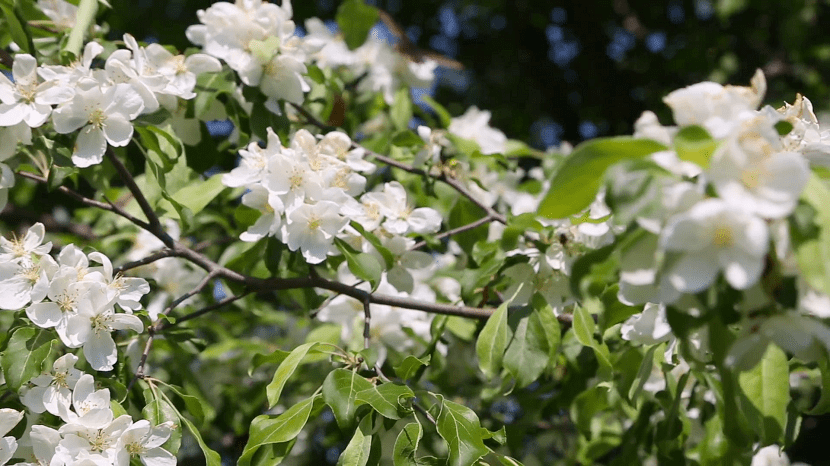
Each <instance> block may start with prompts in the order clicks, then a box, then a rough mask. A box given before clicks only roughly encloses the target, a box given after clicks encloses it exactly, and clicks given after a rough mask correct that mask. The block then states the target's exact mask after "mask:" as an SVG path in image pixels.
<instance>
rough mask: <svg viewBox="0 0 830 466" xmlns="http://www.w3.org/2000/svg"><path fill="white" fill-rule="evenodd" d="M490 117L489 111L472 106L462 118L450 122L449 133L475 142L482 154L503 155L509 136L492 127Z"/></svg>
mask: <svg viewBox="0 0 830 466" xmlns="http://www.w3.org/2000/svg"><path fill="white" fill-rule="evenodd" d="M490 117H491V114H490V112H489V111H487V110H479V109H478V107H476V106H472V107H470V108H468V109H467V111H466V112H464V114H463V115H461V116H460V117H455V118H453V119H452V120H450V126H449V128H447V131H449V132H450V133H452V134H455V135H456V136H459V137H462V138H464V139H469V140H471V141H475V142H476V143H477V144H478V145H479V147H480V148H481V153H482V154H503V153H504V151H505V150H506V148H507V136H505V135H504V133H502V132H501V131H499V130H498V129H495V128H493V127H491V126H490Z"/></svg>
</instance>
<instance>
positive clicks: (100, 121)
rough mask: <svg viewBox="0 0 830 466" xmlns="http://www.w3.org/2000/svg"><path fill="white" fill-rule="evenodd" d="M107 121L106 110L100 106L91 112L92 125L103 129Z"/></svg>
mask: <svg viewBox="0 0 830 466" xmlns="http://www.w3.org/2000/svg"><path fill="white" fill-rule="evenodd" d="M106 121H107V116H106V115H105V114H104V111H103V110H101V109H100V108H96V109H95V110H93V111H91V112H89V124H90V125H92V127H94V128H95V129H101V128H103V127H104V126H106V125H105V124H104V123H106Z"/></svg>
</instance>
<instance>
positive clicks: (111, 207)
mask: <svg viewBox="0 0 830 466" xmlns="http://www.w3.org/2000/svg"><path fill="white" fill-rule="evenodd" d="M17 174H18V175H20V176H22V177H23V178H28V179H30V180H34V181H37V182H38V183H42V184H48V180H47V179H46V178H43V177H42V176H39V175H36V174H34V173H31V172H26V171H21V172H17ZM55 191H58V192H60V193H63V194H66V195H67V196H69V197H71V198H72V199H75V200H76V201H78V202H80V203H82V204H84V205H88V206H90V207H97V208H99V209H102V210H106V211H108V212H112V213H114V214H117V215H120V216H121V217H124V218H126V219H127V220H129V221H130V222H132V223H134V224H135V225H137V226H139V227H140V228H143V229H148V228H149V226H150V225H148V224H147V222H144V221H142V220H140V219H138V218H135V217H133V216H132V215H130V214H129V213H128V212H126V211H125V210H124V209H122V208H120V207H118V206H117V205H115V204H113V203H112V202H101V201H96V200H95V199H90V198H88V197H86V196H84V195H83V194H81V193H79V192H77V191H74V190H72V189H70V188H67V187H66V186H58V187H57V188H55Z"/></svg>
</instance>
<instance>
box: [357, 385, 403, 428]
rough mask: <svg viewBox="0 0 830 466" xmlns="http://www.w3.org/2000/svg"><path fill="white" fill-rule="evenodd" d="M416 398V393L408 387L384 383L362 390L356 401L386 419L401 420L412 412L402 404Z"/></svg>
mask: <svg viewBox="0 0 830 466" xmlns="http://www.w3.org/2000/svg"><path fill="white" fill-rule="evenodd" d="M414 397H415V393H413V392H412V390H411V389H410V388H409V387H407V386H406V385H401V384H395V383H384V384H381V385H377V386H373V387H371V388H368V389H366V390H361V391H360V392H358V393H357V396H356V401H357V402H360V403H367V404H368V405H369V406H371V407H372V408H374V410H375V411H377V412H378V413H380V415H381V416H383V417H385V418H388V419H400V418H401V417H403V416H406V415H407V414H409V413H410V412H411V411H412V410H411V409H410V408H409V406H407V405H406V404H404V403H402V402H405V401H406V400H408V399H410V398H414Z"/></svg>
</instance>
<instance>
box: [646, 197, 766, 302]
mask: <svg viewBox="0 0 830 466" xmlns="http://www.w3.org/2000/svg"><path fill="white" fill-rule="evenodd" d="M768 240H769V231H768V229H767V226H766V224H765V223H764V221H763V220H761V219H760V218H759V217H756V216H755V215H753V214H751V213H748V212H746V211H745V210H744V209H742V208H740V207H738V206H735V205H732V204H729V203H727V202H726V201H724V200H721V199H706V200H703V201H701V202H699V203H697V204H695V205H694V206H693V207H692V208H691V209H689V211H688V212H685V213H683V214H679V215H675V216H674V217H672V218H670V219H669V222H668V224H667V225H666V227H665V228H664V229H663V231H662V233H661V237H660V246H661V247H662V248H663V249H665V250H666V251H668V252H677V253H679V257H678V258H677V260H676V262H674V263H671V264H670V265H669V267H668V269H667V270H666V272H665V273H666V274H667V276H668V279H669V281H670V282H671V284H672V286H674V287H675V288H677V289H678V290H680V291H682V292H684V293H698V292H700V291H703V290H705V289H706V288H708V287H709V286H710V285H711V284H712V283H713V282H714V281H715V278H716V276H717V274H718V272H719V271H721V270H722V271H723V272H724V275H725V277H726V281H727V282H728V283H729V284H730V285H731V286H732V287H734V288H736V289H739V290H743V289H747V288H749V287H750V286H752V285H753V284H755V282H757V281H758V279H759V278H760V276H761V272H762V271H763V269H764V256H765V255H766V253H767V248H768V246H769V245H768Z"/></svg>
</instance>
